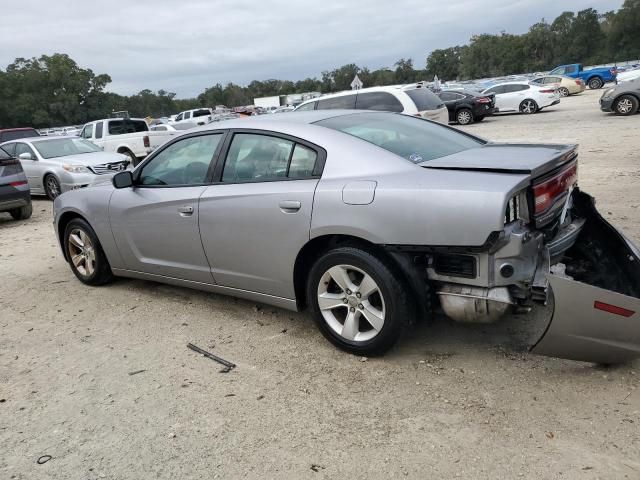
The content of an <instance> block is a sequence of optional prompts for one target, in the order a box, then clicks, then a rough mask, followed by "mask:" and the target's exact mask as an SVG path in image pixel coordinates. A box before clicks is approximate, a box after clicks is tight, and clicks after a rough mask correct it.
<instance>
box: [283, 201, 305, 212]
mask: <svg viewBox="0 0 640 480" xmlns="http://www.w3.org/2000/svg"><path fill="white" fill-rule="evenodd" d="M279 207H280V210H282V211H283V212H284V213H296V212H297V211H298V210H300V207H302V204H301V203H300V202H298V201H297V200H283V201H282V202H280V204H279Z"/></svg>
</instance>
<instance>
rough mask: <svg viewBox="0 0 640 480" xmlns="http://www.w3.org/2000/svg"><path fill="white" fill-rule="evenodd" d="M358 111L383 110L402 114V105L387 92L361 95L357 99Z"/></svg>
mask: <svg viewBox="0 0 640 480" xmlns="http://www.w3.org/2000/svg"><path fill="white" fill-rule="evenodd" d="M356 109H358V110H381V111H384V112H402V111H403V110H404V108H403V107H402V103H400V100H398V99H397V98H396V97H394V96H393V95H392V94H390V93H387V92H365V93H359V94H358V95H357V98H356Z"/></svg>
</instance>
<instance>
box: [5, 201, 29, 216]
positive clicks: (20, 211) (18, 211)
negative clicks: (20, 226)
mask: <svg viewBox="0 0 640 480" xmlns="http://www.w3.org/2000/svg"><path fill="white" fill-rule="evenodd" d="M9 213H10V214H11V216H12V217H13V219H14V220H26V219H27V218H30V217H31V214H32V213H33V207H32V206H31V202H29V205H25V206H24V207H20V208H15V209H13V210H9Z"/></svg>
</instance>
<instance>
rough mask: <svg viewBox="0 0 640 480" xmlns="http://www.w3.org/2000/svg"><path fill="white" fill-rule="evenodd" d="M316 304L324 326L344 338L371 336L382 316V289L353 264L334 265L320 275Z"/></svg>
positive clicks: (378, 325)
mask: <svg viewBox="0 0 640 480" xmlns="http://www.w3.org/2000/svg"><path fill="white" fill-rule="evenodd" d="M317 293H318V306H319V308H320V312H321V314H322V317H323V318H324V320H325V322H326V323H327V325H328V326H329V327H330V328H331V329H332V330H333V331H334V332H335V333H336V334H338V335H339V336H341V337H342V338H343V339H345V340H347V341H350V342H364V341H367V340H371V339H372V338H374V337H375V336H376V335H378V333H380V330H382V327H383V326H384V319H385V304H384V298H383V296H382V292H381V290H380V287H378V284H377V283H376V282H375V280H374V279H373V278H372V277H371V276H370V275H369V274H367V273H366V272H364V271H363V270H361V269H359V268H356V267H354V266H352V265H335V266H333V267H331V268H329V269H328V270H327V271H326V272H325V273H324V274H323V275H322V277H321V279H320V283H319V285H318V292H317Z"/></svg>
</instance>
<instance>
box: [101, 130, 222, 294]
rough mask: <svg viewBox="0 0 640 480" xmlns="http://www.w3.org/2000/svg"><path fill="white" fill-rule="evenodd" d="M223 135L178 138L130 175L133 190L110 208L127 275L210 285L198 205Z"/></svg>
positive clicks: (117, 195) (118, 194)
mask: <svg viewBox="0 0 640 480" xmlns="http://www.w3.org/2000/svg"><path fill="white" fill-rule="evenodd" d="M223 136H224V133H223V132H221V131H217V132H203V133H200V134H192V135H189V136H187V137H181V138H179V139H178V140H177V141H175V142H172V143H170V144H168V145H167V146H165V147H164V148H162V149H161V150H160V151H158V153H157V154H155V155H153V157H152V158H150V159H149V160H147V161H145V162H144V163H143V164H142V165H141V166H140V167H138V168H137V169H136V171H135V172H134V186H133V187H130V188H123V189H116V190H115V191H114V192H113V195H112V196H111V200H110V204H109V218H110V222H111V228H112V231H113V235H114V238H115V241H116V244H117V245H118V250H119V252H120V254H121V256H122V259H123V261H124V263H125V266H126V269H127V270H132V271H136V272H144V273H149V274H154V275H162V276H165V277H171V278H178V279H182V280H189V281H193V282H200V283H208V284H210V283H213V278H212V276H211V271H210V267H209V263H208V262H207V258H206V256H205V254H204V250H203V248H202V242H201V240H200V232H199V228H198V222H199V218H200V212H199V210H198V199H199V198H200V195H202V193H203V192H204V191H205V190H206V189H207V185H208V184H209V179H210V174H211V169H212V162H213V160H214V159H215V157H216V155H217V154H218V150H219V148H220V147H221V145H222V143H223V142H222V139H223Z"/></svg>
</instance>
